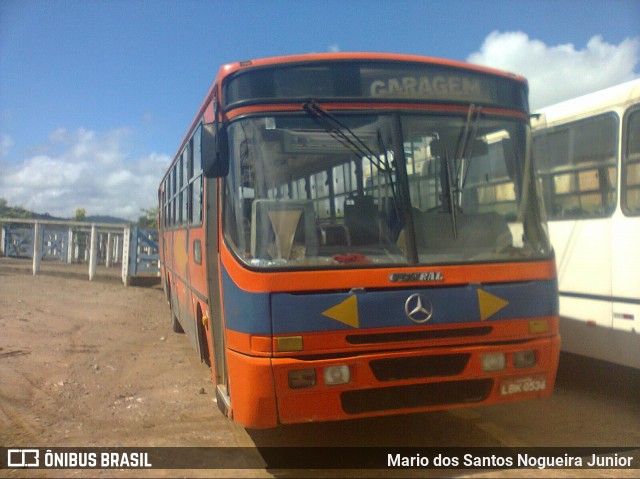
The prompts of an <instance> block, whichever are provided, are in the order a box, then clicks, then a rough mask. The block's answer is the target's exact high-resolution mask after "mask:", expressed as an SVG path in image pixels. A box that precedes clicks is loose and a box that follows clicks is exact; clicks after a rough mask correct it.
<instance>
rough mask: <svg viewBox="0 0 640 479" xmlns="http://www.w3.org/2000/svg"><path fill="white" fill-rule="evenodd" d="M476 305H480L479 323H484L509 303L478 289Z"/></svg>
mask: <svg viewBox="0 0 640 479" xmlns="http://www.w3.org/2000/svg"><path fill="white" fill-rule="evenodd" d="M478 304H479V305H480V321H484V320H485V319H488V318H490V317H491V316H493V315H494V314H496V313H497V312H498V311H500V310H501V309H503V308H505V307H506V306H507V305H508V304H509V301H505V300H504V299H502V298H498V297H497V296H494V295H493V294H491V293H487V292H486V291H483V290H481V289H478Z"/></svg>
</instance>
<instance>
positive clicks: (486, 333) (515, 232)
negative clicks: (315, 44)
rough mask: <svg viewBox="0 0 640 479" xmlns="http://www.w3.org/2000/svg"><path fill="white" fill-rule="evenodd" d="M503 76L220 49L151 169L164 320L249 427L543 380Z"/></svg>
mask: <svg viewBox="0 0 640 479" xmlns="http://www.w3.org/2000/svg"><path fill="white" fill-rule="evenodd" d="M527 98H528V86H527V82H526V80H525V79H524V78H522V77H519V76H516V75H513V74H508V73H504V72H500V71H496V70H492V69H487V68H482V67H478V66H472V65H468V64H464V63H460V62H454V61H447V60H440V59H434V58H427V57H419V56H407V55H393V54H373V53H366V54H363V53H336V54H333V53H332V54H308V55H296V56H287V57H279V58H269V59H261V60H252V61H243V62H239V63H231V64H228V65H224V66H223V67H222V68H221V69H220V71H219V73H218V75H217V77H216V79H215V82H214V84H213V86H212V87H211V89H210V91H209V92H208V94H207V96H206V98H205V100H204V102H203V103H202V106H201V107H200V109H199V110H198V112H197V114H196V115H195V118H194V120H193V122H192V123H191V125H190V127H189V130H188V132H187V134H186V136H185V137H184V140H183V142H182V144H181V145H180V147H179V149H178V153H177V154H176V156H175V158H174V160H173V161H172V163H171V165H170V167H169V169H168V171H167V173H166V174H165V176H164V177H163V179H162V181H161V183H160V187H159V202H160V209H159V211H160V213H159V215H160V218H159V229H160V243H161V244H160V256H161V276H162V281H163V286H164V289H165V292H166V297H167V300H168V302H169V306H170V309H171V321H172V325H173V329H174V330H176V331H184V332H185V333H186V336H187V337H188V338H189V340H190V341H191V343H192V344H193V346H194V347H195V348H196V350H197V351H198V353H199V354H200V357H201V358H202V360H203V361H205V362H206V363H208V364H209V365H210V367H211V372H212V378H213V382H214V384H215V386H216V398H217V403H218V406H219V407H220V409H221V410H222V411H223V413H224V414H226V415H227V416H228V417H230V418H233V420H234V421H236V422H238V423H239V424H241V425H244V426H246V427H249V428H271V427H276V426H278V425H279V424H292V423H301V422H309V421H328V420H342V419H350V418H362V417H370V416H382V415H391V414H404V413H415V412H423V411H431V410H438V409H449V408H456V407H464V406H469V405H486V404H495V403H502V402H506V401H513V400H520V399H531V398H540V397H546V396H548V395H549V394H551V392H552V389H553V386H554V382H555V375H556V369H557V365H558V355H559V344H560V339H559V335H558V287H557V278H556V269H555V263H554V256H553V251H552V248H551V246H550V243H549V238H548V234H547V226H546V222H545V217H544V209H543V207H542V202H541V195H540V193H539V191H538V186H537V184H536V181H535V178H534V168H533V165H532V159H531V130H530V114H529V108H528V100H527Z"/></svg>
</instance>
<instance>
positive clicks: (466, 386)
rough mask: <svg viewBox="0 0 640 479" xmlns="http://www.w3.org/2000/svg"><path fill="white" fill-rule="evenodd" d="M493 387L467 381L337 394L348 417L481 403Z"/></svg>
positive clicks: (481, 381) (490, 382)
mask: <svg viewBox="0 0 640 479" xmlns="http://www.w3.org/2000/svg"><path fill="white" fill-rule="evenodd" d="M492 388H493V379H469V380H464V381H448V382H439V383H429V384H411V385H408V386H394V387H389V388H377V389H363V390H359V391H345V392H344V393H342V394H341V395H340V399H341V401H342V408H343V409H344V411H345V412H346V413H347V414H362V413H366V412H374V411H389V410H397V409H412V408H419V407H429V406H439V405H444V404H463V403H474V402H480V401H484V400H485V399H486V398H487V397H488V396H489V394H490V393H491V389H492Z"/></svg>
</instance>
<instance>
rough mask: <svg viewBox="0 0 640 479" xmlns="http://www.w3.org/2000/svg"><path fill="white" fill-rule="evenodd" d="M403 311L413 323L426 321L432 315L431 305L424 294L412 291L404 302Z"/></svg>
mask: <svg viewBox="0 0 640 479" xmlns="http://www.w3.org/2000/svg"><path fill="white" fill-rule="evenodd" d="M404 312H405V314H406V315H407V317H408V318H409V319H410V320H411V321H413V322H414V323H426V322H427V321H429V320H430V319H431V316H432V315H433V306H432V305H431V301H429V300H428V299H427V298H426V297H425V296H423V295H422V294H419V293H414V294H412V295H411V296H409V297H408V298H407V301H406V302H405V303H404Z"/></svg>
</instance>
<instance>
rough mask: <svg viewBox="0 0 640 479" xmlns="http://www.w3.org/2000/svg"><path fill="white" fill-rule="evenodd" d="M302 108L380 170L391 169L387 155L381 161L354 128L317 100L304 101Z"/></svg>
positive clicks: (336, 137) (335, 136) (340, 140)
mask: <svg viewBox="0 0 640 479" xmlns="http://www.w3.org/2000/svg"><path fill="white" fill-rule="evenodd" d="M302 108H303V109H304V110H305V111H306V112H307V113H309V114H310V115H311V116H313V117H314V118H315V119H316V120H317V121H318V122H319V123H320V124H321V125H322V126H323V127H324V129H325V130H326V131H327V133H329V134H330V135H331V136H332V137H333V138H335V139H336V140H337V141H339V142H340V143H342V144H343V145H345V146H346V147H348V148H350V149H351V150H352V151H353V152H355V153H356V154H357V155H360V156H361V157H362V158H367V159H368V160H369V162H370V163H371V164H372V165H373V166H375V167H376V168H377V169H378V171H380V172H382V173H386V172H387V171H390V170H391V168H390V165H389V162H388V161H387V159H386V156H385V161H384V163H383V162H382V161H380V159H379V158H378V156H377V155H376V154H375V153H374V152H373V151H372V150H371V148H369V146H368V145H367V144H366V143H365V142H364V141H362V139H360V138H359V137H358V135H356V134H355V133H354V132H353V130H351V129H350V128H349V127H348V126H347V125H345V124H344V123H342V122H341V121H340V120H338V119H337V118H336V117H335V116H334V115H332V114H331V113H329V112H328V111H327V110H325V109H324V108H322V107H321V106H320V105H319V104H318V103H317V102H316V101H315V100H311V101H309V102H306V103H304V104H303V105H302ZM347 133H348V134H347Z"/></svg>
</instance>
